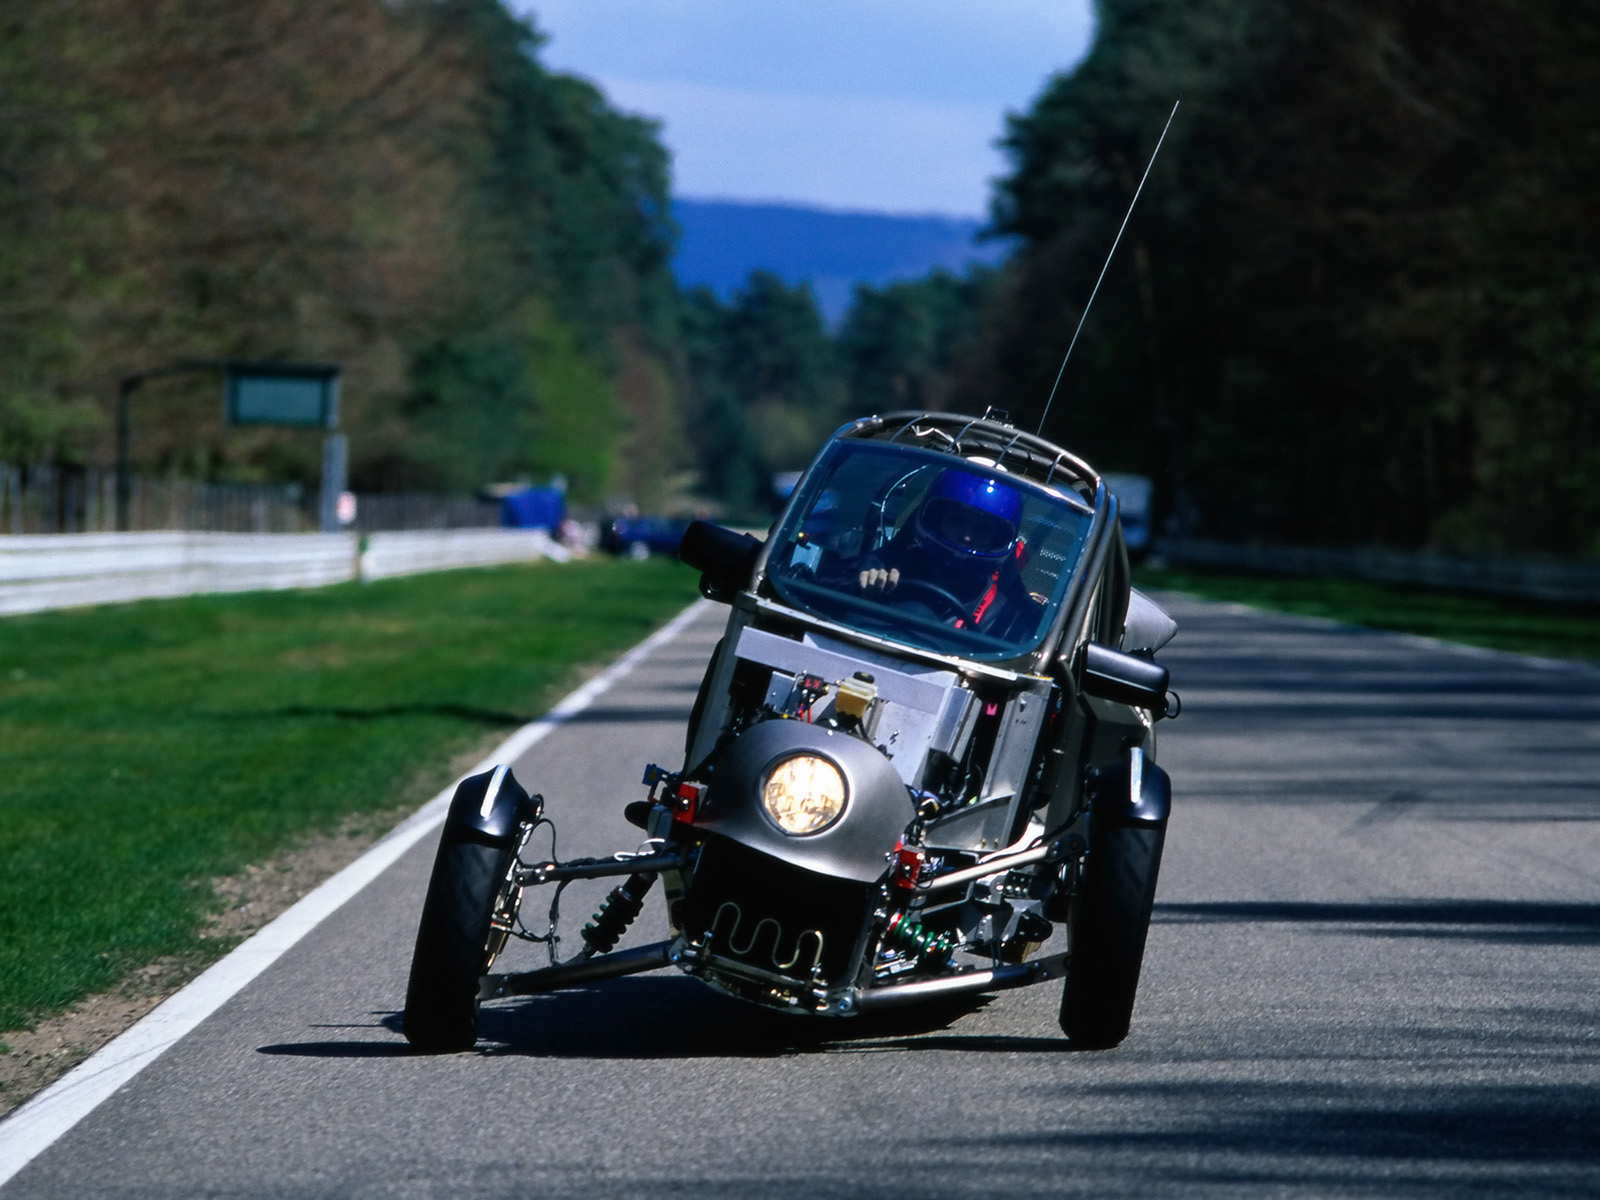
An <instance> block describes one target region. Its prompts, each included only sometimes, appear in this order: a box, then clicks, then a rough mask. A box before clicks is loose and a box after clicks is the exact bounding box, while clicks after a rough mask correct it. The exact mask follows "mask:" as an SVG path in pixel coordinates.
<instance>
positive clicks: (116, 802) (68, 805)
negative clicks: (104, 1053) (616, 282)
mask: <svg viewBox="0 0 1600 1200" xmlns="http://www.w3.org/2000/svg"><path fill="white" fill-rule="evenodd" d="M695 582H696V579H695V576H694V574H693V573H692V572H691V571H689V570H688V569H687V568H685V567H683V566H682V565H681V564H678V563H676V562H672V561H665V560H653V561H649V562H617V561H610V560H604V561H595V560H589V561H583V562H573V563H568V564H553V563H545V564H537V565H530V566H517V567H502V568H493V569H487V570H471V571H449V572H442V573H438V574H431V575H420V576H414V577H411V578H405V579H393V580H387V581H383V582H380V583H374V584H369V585H361V584H345V585H339V586H336V587H329V588H322V589H317V590H311V591H302V592H264V593H252V594H247V595H233V596H200V597H190V598H185V599H179V600H160V601H148V602H141V603H136V604H124V605H114V606H106V607H103V608H99V609H91V610H77V611H71V612H55V613H40V614H35V615H29V616H16V617H6V618H4V619H0V781H3V782H0V1030H14V1029H21V1028H25V1027H27V1026H28V1025H29V1024H30V1023H31V1022H33V1021H35V1020H38V1019H40V1018H42V1017H45V1016H48V1015H50V1014H52V1013H55V1012H59V1011H61V1010H62V1009H64V1008H65V1007H67V1006H69V1005H71V1004H72V1003H73V1002H74V1001H76V1000H78V999H79V998H80V997H82V996H84V995H86V994H88V993H91V992H95V991H99V990H103V989H105V988H107V987H109V986H110V985H112V984H114V983H115V982H116V981H118V980H119V979H120V978H122V977H123V976H124V975H125V974H126V973H127V972H129V971H130V970H133V969H135V968H138V967H140V966H143V965H144V964H146V963H150V962H152V961H154V960H156V959H158V958H161V957H164V956H176V957H178V958H180V959H192V960H196V961H199V960H204V959H206V958H212V957H216V956H217V955H219V954H220V953H221V952H222V951H224V950H225V949H227V948H228V944H227V943H226V942H221V943H219V942H218V941H216V940H202V939H200V938H199V937H198V932H199V930H200V929H201V928H202V926H203V925H204V923H205V920H206V917H207V914H208V913H212V912H215V911H217V909H218V907H219V904H220V902H219V901H218V899H217V897H216V896H215V894H214V893H213V891H212V889H211V886H210V880H211V879H213V878H214V877H217V876H222V875H228V874H232V873H235V872H237V871H239V870H240V869H241V868H242V867H244V866H246V865H247V864H250V863H257V862H262V861H265V860H267V859H270V858H272V857H273V856H275V855H277V854H279V853H281V852H283V851H284V850H285V849H287V848H290V847H292V846H293V844H294V843H295V841H296V839H297V838H300V837H302V836H304V835H308V834H313V833H318V832H332V831H334V830H335V829H337V828H339V827H340V826H341V825H342V824H343V823H345V822H346V821H347V820H349V819H350V818H351V816H352V815H359V814H363V813H369V814H370V813H375V812H383V811H388V812H393V811H394V810H395V808H396V807H397V806H398V805H402V804H420V803H421V802H422V801H423V800H425V799H427V798H428V797H429V796H430V795H432V794H434V793H435V792H436V791H437V790H438V789H439V788H441V787H442V786H444V785H445V784H447V783H448V782H449V773H450V762H451V759H452V758H453V757H456V756H459V755H461V754H463V753H466V752H468V751H473V750H480V751H486V750H487V749H488V748H489V746H490V745H492V743H493V742H494V741H495V740H497V738H498V737H503V736H504V735H505V734H507V733H509V732H510V731H511V730H512V729H514V728H515V727H517V726H518V725H521V724H523V723H524V722H526V721H527V720H529V719H530V718H531V717H533V716H534V715H536V714H537V713H539V712H540V711H541V710H542V709H544V708H546V707H548V706H549V705H550V704H551V703H553V702H554V701H555V700H557V699H559V698H560V696H561V695H562V694H563V693H564V692H565V691H567V690H569V689H570V688H571V687H572V686H574V685H575V683H576V682H577V680H578V678H579V676H580V674H581V669H582V667H583V666H584V665H585V664H598V663H602V662H604V661H606V660H607V659H609V658H611V657H614V656H615V655H616V654H617V653H619V652H620V651H622V650H623V649H625V648H627V647H628V646H631V645H633V644H634V643H636V642H638V641H639V640H641V639H642V638H643V637H645V636H646V635H647V634H648V633H649V631H650V630H651V629H652V628H653V627H655V626H657V625H659V624H660V623H662V622H663V621H664V620H666V619H667V618H668V617H670V616H671V615H672V614H673V613H675V612H678V611H679V610H681V609H682V608H683V607H684V606H685V605H687V604H688V603H689V602H690V601H692V600H693V599H694V597H695Z"/></svg>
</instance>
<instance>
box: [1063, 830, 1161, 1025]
mask: <svg viewBox="0 0 1600 1200" xmlns="http://www.w3.org/2000/svg"><path fill="white" fill-rule="evenodd" d="M1165 839H1166V830H1165V829H1164V828H1144V827H1139V826H1124V827H1120V828H1111V829H1106V830H1103V831H1098V832H1097V834H1096V836H1095V837H1094V839H1093V841H1092V842H1091V847H1090V854H1089V856H1088V859H1087V860H1086V861H1085V863H1084V873H1083V877H1082V880H1081V881H1080V884H1079V890H1078V895H1077V896H1076V898H1075V899H1074V902H1073V913H1072V917H1071V929H1072V932H1071V937H1072V941H1071V955H1070V957H1069V958H1068V960H1067V972H1066V987H1065V990H1064V991H1063V993H1062V997H1061V1030H1062V1032H1063V1033H1065V1034H1066V1035H1067V1038H1068V1040H1069V1041H1071V1043H1072V1044H1073V1046H1075V1047H1078V1048H1080V1049H1083V1050H1108V1049H1110V1048H1111V1047H1112V1046H1116V1045H1118V1044H1119V1043H1121V1041H1122V1039H1123V1038H1125V1037H1127V1036H1128V1027H1129V1025H1130V1024H1131V1023H1132V1019H1133V1001H1134V997H1135V994H1136V993H1137V992H1138V989H1139V968H1140V967H1141V966H1142V965H1143V962H1144V943H1145V937H1146V935H1147V934H1148V933H1149V931H1150V910H1151V908H1152V906H1153V905H1154V904H1155V898H1156V877H1157V875H1158V874H1159V873H1160V870H1161V849H1162V843H1163V842H1164V841H1165Z"/></svg>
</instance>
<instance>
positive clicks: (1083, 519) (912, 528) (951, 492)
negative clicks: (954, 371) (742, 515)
mask: <svg viewBox="0 0 1600 1200" xmlns="http://www.w3.org/2000/svg"><path fill="white" fill-rule="evenodd" d="M1089 521H1090V511H1089V509H1088V507H1087V506H1086V505H1084V504H1083V502H1082V501H1081V500H1079V499H1078V498H1077V497H1071V498H1068V497H1067V496H1065V495H1063V494H1059V493H1056V492H1053V491H1050V490H1047V489H1045V488H1042V487H1039V486H1037V485H1035V484H1031V483H1028V482H1025V481H1023V480H1021V479H1019V478H1017V477H1016V476H1013V475H1007V474H1005V473H1003V472H999V471H993V470H989V469H987V468H985V467H983V466H980V465H978V464H975V463H973V462H971V461H967V460H962V459H959V458H954V457H952V456H950V455H946V454H934V453H929V452H926V451H920V450H910V449H905V448H901V447H893V446H883V445H881V444H880V445H874V444H871V443H850V442H838V443H835V444H834V445H833V446H831V447H829V449H828V450H827V451H826V453H825V454H824V455H823V457H822V458H821V459H820V460H819V462H818V463H817V464H816V465H815V466H814V467H813V468H812V470H811V471H810V472H809V473H808V475H807V477H806V479H805V482H804V483H803V485H802V490H801V495H800V498H799V503H798V505H797V507H796V508H795V509H794V510H793V511H792V512H791V513H790V514H789V516H788V519H787V520H786V521H785V522H784V524H783V525H782V527H781V528H780V529H779V530H778V531H777V533H776V534H775V535H774V540H773V549H772V553H771V556H770V558H769V559H768V564H767V573H768V578H769V579H771V581H772V583H773V586H774V587H775V588H776V589H777V591H778V594H779V595H780V596H782V597H783V599H784V600H785V601H787V602H788V603H790V604H792V605H794V606H795V607H797V608H801V609H804V610H806V611H809V612H813V613H816V614H817V615H818V616H822V617H826V618H828V619H830V620H833V621H838V622H840V623H841V624H845V625H850V626H854V627H855V628H858V629H861V630H863V631H865V632H869V633H873V634H877V635H879V636H883V637H889V638H892V639H894V640H896V641H901V642H906V643H908V644H910V645H914V646H920V647H922V648H924V649H928V650H934V651H937V652H939V653H942V654H954V655H960V656H962V657H967V658H985V659H1001V658H1011V657H1015V656H1017V655H1020V654H1023V653H1026V652H1027V651H1029V650H1031V649H1032V648H1033V647H1034V646H1036V645H1037V644H1038V643H1039V641H1040V639H1041V638H1043V637H1044V635H1045V633H1046V632H1048V630H1049V628H1050V623H1051V619H1052V618H1053V617H1054V615H1055V611H1056V609H1057V607H1058V606H1059V605H1060V603H1061V599H1062V596H1063V595H1064V593H1065V591H1066V588H1067V584H1068V583H1069V582H1070V579H1071V576H1072V572H1073V569H1074V568H1075V567H1076V565H1077V562H1078V557H1079V555H1080V554H1081V552H1082V549H1083V539H1084V535H1085V534H1086V533H1087V531H1088V527H1089Z"/></svg>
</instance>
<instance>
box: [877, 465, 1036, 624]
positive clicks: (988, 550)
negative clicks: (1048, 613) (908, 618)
mask: <svg viewBox="0 0 1600 1200" xmlns="http://www.w3.org/2000/svg"><path fill="white" fill-rule="evenodd" d="M1021 516H1022V495H1021V493H1020V492H1018V491H1017V490H1016V489H1015V488H1013V487H1011V486H1009V485H1007V484H1005V483H1002V482H1000V481H999V480H997V479H992V478H990V477H989V476H987V475H979V474H976V473H975V472H972V471H964V470H961V469H960V468H958V467H947V468H946V469H945V470H944V471H942V472H940V474H939V476H938V478H936V479H935V480H934V481H933V485H932V486H931V487H930V488H929V489H928V494H927V495H926V496H925V497H924V498H923V500H922V503H921V504H919V505H918V506H917V510H916V512H914V513H913V514H912V516H911V519H910V520H908V521H907V522H906V523H905V524H904V526H902V527H901V529H900V532H899V533H897V534H895V536H894V537H893V539H891V540H890V541H889V543H888V544H887V545H885V546H884V547H883V548H882V549H881V550H880V551H878V552H877V553H875V554H873V555H872V556H870V557H868V558H867V559H866V560H864V561H863V562H862V563H861V564H860V569H859V571H858V572H857V575H856V579H855V582H856V585H857V586H858V587H859V588H860V589H861V590H862V591H864V592H872V593H877V594H879V595H883V596H886V597H887V596H896V597H897V598H898V597H899V596H902V595H903V597H904V601H903V602H904V603H921V604H928V602H929V601H930V600H931V599H932V598H933V597H935V596H938V597H940V598H939V600H938V601H935V602H934V604H932V605H930V607H934V608H935V609H936V610H937V615H938V616H939V617H941V618H944V619H949V620H952V621H953V623H954V624H955V626H956V628H958V629H977V630H981V631H982V632H985V633H991V632H992V633H1001V632H1002V631H1005V630H1007V629H1014V628H1015V627H1017V626H1020V625H1025V624H1026V625H1031V623H1032V622H1034V621H1037V619H1038V617H1039V610H1040V606H1041V603H1042V602H1041V599H1040V598H1039V597H1035V596H1033V595H1031V594H1030V593H1029V591H1028V589H1027V587H1026V585H1024V583H1023V581H1022V566H1023V564H1024V563H1026V561H1027V550H1026V547H1025V546H1024V543H1023V540H1022V538H1021V537H1020V536H1019V533H1018V524H1019V522H1020V519H1021ZM919 585H920V586H919ZM941 593H942V595H941ZM952 601H953V602H954V603H955V604H959V605H960V609H959V611H956V610H955V609H954V608H953V606H952V604H951V602H952Z"/></svg>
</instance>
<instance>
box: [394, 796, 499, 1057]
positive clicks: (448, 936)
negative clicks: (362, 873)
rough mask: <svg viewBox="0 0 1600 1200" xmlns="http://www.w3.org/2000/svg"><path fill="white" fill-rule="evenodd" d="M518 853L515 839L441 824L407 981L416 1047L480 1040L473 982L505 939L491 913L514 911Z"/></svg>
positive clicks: (464, 1046)
mask: <svg viewBox="0 0 1600 1200" xmlns="http://www.w3.org/2000/svg"><path fill="white" fill-rule="evenodd" d="M516 857H517V848H516V844H515V842H513V843H511V844H510V845H506V846H495V845H488V844H485V843H484V842H482V841H476V840H473V839H472V838H471V837H469V836H466V835H463V834H462V833H461V832H460V831H459V830H456V829H453V828H452V827H451V826H449V825H446V826H445V831H444V836H443V838H442V839H441V841H440V843H439V853H438V855H437V857H435V859H434V863H433V877H432V878H431V879H430V880H429V882H428V896H427V899H426V900H424V901H423V904H422V921H421V923H420V924H419V925H418V927H417V945H416V950H415V952H414V953H413V954H412V956H411V979H410V982H409V983H408V984H407V986H406V1007H405V1015H404V1024H403V1026H402V1028H403V1029H404V1031H405V1035H406V1040H407V1041H408V1042H410V1043H411V1044H412V1045H413V1046H415V1047H416V1048H417V1049H418V1050H422V1051H426V1052H428V1053H430V1054H436V1053H446V1052H450V1051H455V1050H470V1049H471V1048H472V1046H473V1043H474V1042H476V1041H477V1040H478V981H479V979H480V978H481V977H482V976H483V975H485V974H486V973H487V972H488V970H489V968H490V966H491V965H493V963H494V960H495V958H496V957H498V955H499V953H500V951H501V950H502V949H503V948H504V947H505V944H506V932H505V930H504V929H496V928H495V927H494V916H495V913H496V912H497V911H499V912H500V913H501V915H502V918H504V919H508V918H509V917H510V916H511V915H512V914H513V913H514V912H515V903H516V899H517V897H516V884H515V882H514V880H513V876H512V872H513V869H514V867H515V865H516ZM502 923H505V921H504V920H503V921H502Z"/></svg>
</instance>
